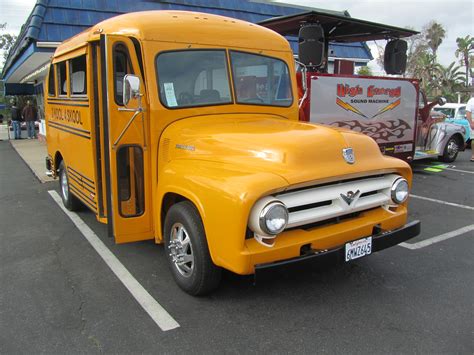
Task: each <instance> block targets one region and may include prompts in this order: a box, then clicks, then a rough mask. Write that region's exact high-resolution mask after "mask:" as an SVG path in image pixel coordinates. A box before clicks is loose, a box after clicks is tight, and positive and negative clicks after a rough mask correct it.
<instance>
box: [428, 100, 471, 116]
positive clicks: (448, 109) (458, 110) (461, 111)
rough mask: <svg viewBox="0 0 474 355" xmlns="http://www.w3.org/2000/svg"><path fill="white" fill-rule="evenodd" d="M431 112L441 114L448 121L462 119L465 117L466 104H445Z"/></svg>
mask: <svg viewBox="0 0 474 355" xmlns="http://www.w3.org/2000/svg"><path fill="white" fill-rule="evenodd" d="M433 111H436V112H441V113H443V114H445V115H446V116H447V118H450V119H462V118H465V117H466V104H454V103H446V104H444V105H443V106H440V105H436V106H435V107H433Z"/></svg>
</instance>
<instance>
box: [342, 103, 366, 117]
mask: <svg viewBox="0 0 474 355" xmlns="http://www.w3.org/2000/svg"><path fill="white" fill-rule="evenodd" d="M336 104H338V105H339V106H341V107H342V108H343V109H344V110H346V111H352V112H354V113H355V114H358V115H360V116H362V117H365V118H368V117H367V116H366V115H364V114H363V113H362V112H360V111H359V110H358V109H356V108H355V107H354V106H352V105H350V104H348V103H347V102H344V101H342V100H341V99H340V98H336Z"/></svg>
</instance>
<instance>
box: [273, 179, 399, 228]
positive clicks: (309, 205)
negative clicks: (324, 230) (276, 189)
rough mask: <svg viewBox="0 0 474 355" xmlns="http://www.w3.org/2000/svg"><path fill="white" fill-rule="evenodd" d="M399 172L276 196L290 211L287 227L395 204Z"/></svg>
mask: <svg viewBox="0 0 474 355" xmlns="http://www.w3.org/2000/svg"><path fill="white" fill-rule="evenodd" d="M398 178H400V175H396V174H389V175H384V176H379V177H373V178H368V179H361V180H352V181H348V182H342V183H338V184H333V185H324V186H319V187H318V186H316V187H313V188H309V189H305V190H297V191H293V192H292V191H289V192H284V193H281V194H278V195H276V196H275V197H276V198H277V199H279V200H280V201H281V202H283V203H284V204H285V205H286V207H287V208H288V211H289V220H288V226H287V229H288V228H294V227H299V226H303V225H307V224H311V223H316V222H321V221H325V220H329V219H332V218H335V217H341V216H344V215H348V214H351V213H355V212H361V211H365V210H369V209H372V208H375V207H380V206H383V205H392V204H393V202H392V200H391V198H390V189H391V187H392V185H393V182H394V181H395V180H397V179H398Z"/></svg>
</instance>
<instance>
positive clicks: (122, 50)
mask: <svg viewBox="0 0 474 355" xmlns="http://www.w3.org/2000/svg"><path fill="white" fill-rule="evenodd" d="M126 74H133V70H132V66H131V64H130V56H129V55H128V50H127V48H126V47H125V46H124V45H123V44H117V45H116V46H115V47H114V96H115V102H116V103H117V105H120V106H123V96H122V94H123V93H122V90H123V78H124V76H125V75H126Z"/></svg>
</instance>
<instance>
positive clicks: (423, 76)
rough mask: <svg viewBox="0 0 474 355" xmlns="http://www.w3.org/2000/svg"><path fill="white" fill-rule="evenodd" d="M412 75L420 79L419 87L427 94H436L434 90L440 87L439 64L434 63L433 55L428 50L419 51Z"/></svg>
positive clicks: (430, 95)
mask: <svg viewBox="0 0 474 355" xmlns="http://www.w3.org/2000/svg"><path fill="white" fill-rule="evenodd" d="M413 76H414V77H415V78H418V79H420V80H421V88H422V89H423V90H424V91H425V93H426V94H427V95H428V96H429V97H432V96H436V91H437V90H438V89H440V88H441V84H440V82H439V79H438V78H439V77H440V66H439V64H437V63H436V59H435V56H434V55H433V54H430V53H428V52H421V53H420V54H419V55H418V57H417V58H416V65H415V66H414V68H413Z"/></svg>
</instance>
